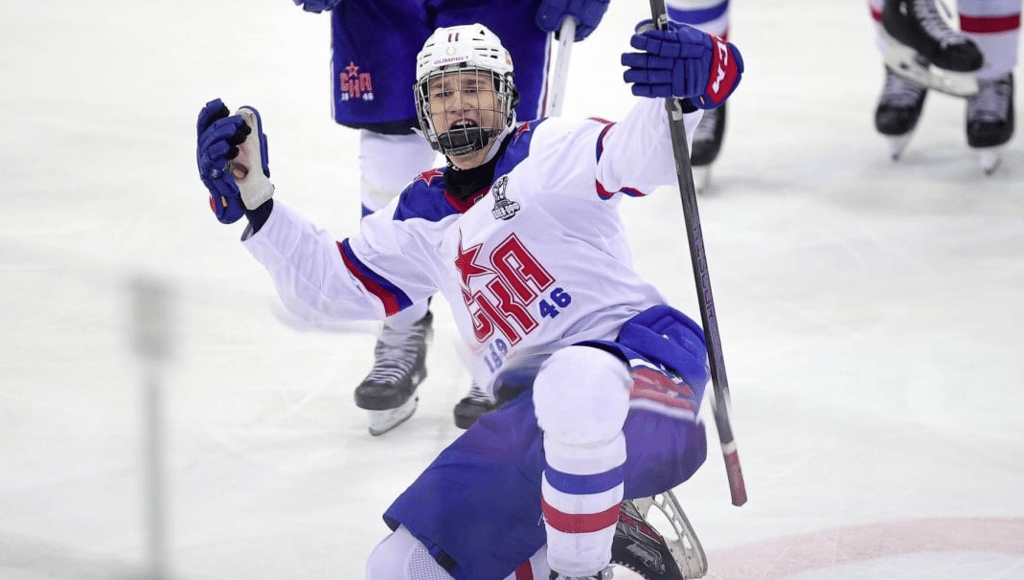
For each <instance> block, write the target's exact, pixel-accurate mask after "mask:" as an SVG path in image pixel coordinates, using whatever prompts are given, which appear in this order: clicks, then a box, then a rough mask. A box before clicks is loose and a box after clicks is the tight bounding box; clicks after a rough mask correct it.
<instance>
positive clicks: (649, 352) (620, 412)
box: [197, 23, 743, 580]
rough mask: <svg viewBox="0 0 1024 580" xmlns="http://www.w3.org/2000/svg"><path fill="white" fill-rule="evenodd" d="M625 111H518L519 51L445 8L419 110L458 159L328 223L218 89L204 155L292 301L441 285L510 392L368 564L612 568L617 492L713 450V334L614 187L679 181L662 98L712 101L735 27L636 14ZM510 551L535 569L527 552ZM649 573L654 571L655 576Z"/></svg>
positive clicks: (396, 519)
mask: <svg viewBox="0 0 1024 580" xmlns="http://www.w3.org/2000/svg"><path fill="white" fill-rule="evenodd" d="M630 44H631V46H633V48H635V49H636V50H637V51H638V52H635V53H628V54H625V55H623V57H622V63H623V64H624V65H626V66H627V67H628V68H627V70H626V72H625V75H624V78H625V80H626V81H627V82H628V83H631V84H632V88H631V90H632V92H633V94H635V95H639V96H642V97H651V98H641V99H638V102H637V103H636V104H635V105H634V107H633V109H632V110H631V111H630V112H629V113H628V114H627V115H626V117H625V118H624V119H623V120H622V121H621V122H619V123H608V122H605V121H601V120H596V119H590V120H567V119H562V118H548V119H539V120H533V121H527V122H524V123H517V121H516V114H515V105H516V102H517V100H518V98H519V96H518V89H517V86H516V84H515V80H514V78H513V70H514V69H513V61H512V59H511V57H510V55H509V53H508V51H507V50H505V48H504V47H503V46H502V44H501V42H500V40H499V39H498V38H497V37H496V36H495V35H494V33H493V32H492V31H490V30H489V29H487V28H486V27H484V26H482V25H479V24H475V25H469V26H454V27H449V28H442V29H439V30H437V31H436V32H435V33H434V34H433V35H431V37H430V38H429V39H428V40H427V41H426V43H425V44H424V47H423V49H422V51H420V53H419V55H418V56H417V60H416V77H415V78H416V84H415V87H414V94H415V101H416V115H417V117H418V120H419V126H420V129H421V130H422V132H423V136H424V137H425V138H426V140H427V141H428V142H429V143H430V144H431V146H432V147H434V148H435V149H437V150H438V151H440V152H441V153H443V154H444V155H445V157H446V159H447V165H446V166H445V167H442V168H439V169H433V170H430V171H426V172H424V173H422V174H420V175H419V177H417V178H416V179H415V180H413V182H412V183H411V184H409V185H408V186H407V187H406V189H405V191H404V192H403V193H402V194H401V196H400V197H399V198H397V199H395V200H392V201H391V202H389V203H388V205H387V206H386V207H385V208H384V209H383V210H380V211H377V212H374V213H373V214H371V215H369V216H367V217H366V218H364V219H363V220H362V223H361V227H360V231H359V233H358V234H356V235H353V236H351V237H349V238H346V239H344V240H342V241H340V242H336V241H335V240H334V239H332V238H331V237H330V236H329V235H328V234H327V233H326V232H324V231H322V230H320V229H318V228H317V227H316V226H314V225H313V224H312V223H310V222H309V221H308V220H306V219H304V218H302V217H301V216H299V215H298V214H297V213H296V212H295V211H293V210H291V209H290V208H289V207H288V206H287V205H285V204H284V203H282V202H280V201H275V200H274V199H273V195H274V185H273V184H272V183H271V182H270V179H269V175H270V171H269V168H268V166H267V163H266V160H267V141H266V137H265V134H264V132H263V127H262V121H261V119H260V116H259V114H258V113H257V112H256V110H255V109H252V108H248V107H243V108H241V109H239V110H238V111H237V113H236V114H235V115H230V116H229V113H228V109H227V108H226V107H225V105H224V104H223V103H221V102H220V101H219V100H214V101H211V102H210V103H208V104H207V105H206V107H204V108H203V110H202V111H201V112H200V115H199V120H198V124H197V126H198V133H199V136H198V149H197V160H198V165H199V173H200V177H201V179H202V180H203V183H204V184H205V185H206V187H207V188H208V189H209V192H210V196H211V199H212V200H213V201H214V202H215V204H216V207H224V208H227V213H230V214H231V215H242V214H244V215H245V217H246V218H247V220H248V222H249V223H248V226H247V227H246V229H245V231H244V233H243V244H244V245H245V247H246V248H247V250H248V251H249V252H250V253H251V254H252V255H253V256H254V257H255V258H256V259H257V260H258V261H259V262H260V263H262V264H263V265H264V266H265V267H266V268H267V270H268V272H269V273H270V276H271V278H272V279H273V281H274V283H275V285H276V287H277V290H278V293H279V295H280V297H281V299H282V301H283V302H284V303H285V304H286V305H287V306H288V307H289V308H290V309H292V310H293V311H294V312H295V313H296V314H299V315H301V316H305V317H308V318H310V319H312V320H318V319H321V318H323V317H327V318H332V319H346V320H348V319H365V318H378V319H381V318H384V317H387V316H392V315H394V314H396V313H398V312H400V311H402V310H403V309H408V308H409V307H411V306H413V305H415V304H418V303H420V302H422V301H423V300H426V299H427V298H428V297H430V296H431V295H433V294H434V293H435V292H441V293H442V294H443V295H444V297H445V298H446V299H447V301H448V302H449V303H450V304H451V305H452V313H453V315H454V317H455V323H456V327H457V328H458V330H459V334H460V335H461V337H462V339H463V341H464V344H465V346H466V349H467V350H468V351H470V352H472V353H473V354H474V359H473V362H472V367H473V368H472V371H473V374H474V376H475V377H476V379H477V381H478V382H479V384H480V385H482V386H484V387H485V388H486V389H487V390H488V391H489V392H490V393H492V394H493V395H495V396H496V397H497V398H499V399H501V400H503V401H505V403H504V404H503V405H502V406H500V407H498V408H497V409H496V410H494V411H493V412H491V413H488V414H485V415H484V416H482V417H481V418H480V419H479V420H477V422H476V423H474V425H473V426H472V427H470V428H469V429H468V430H467V431H466V432H465V433H464V434H463V435H462V436H461V437H459V438H458V439H456V440H455V441H454V442H453V443H452V444H451V445H449V446H448V447H447V448H446V449H445V450H443V451H442V452H441V454H440V455H439V456H438V457H437V458H436V459H435V460H434V462H433V463H432V464H431V465H430V466H428V467H427V468H426V470H425V471H424V472H423V473H422V474H421V475H420V477H419V478H417V480H416V481H415V482H413V483H412V485H411V486H410V487H409V488H408V489H407V490H406V491H405V492H403V493H402V494H401V495H400V496H399V497H398V499H397V500H396V501H395V502H394V503H393V504H392V505H391V506H390V507H389V508H388V509H387V511H386V513H385V515H384V519H385V521H386V523H387V524H388V526H389V527H390V528H391V529H392V530H393V533H392V534H391V535H389V536H388V537H387V538H386V539H385V540H383V541H382V542H381V543H380V544H379V545H378V547H377V548H376V549H375V550H374V552H373V553H372V554H371V556H370V558H369V561H368V564H367V578H368V579H369V580H396V579H408V580H419V579H424V580H426V579H431V580H447V579H450V578H454V579H457V580H501V579H503V578H511V577H513V575H515V576H518V575H519V570H517V568H520V567H521V566H527V564H524V563H525V562H528V566H529V568H530V569H532V570H533V574H532V575H533V577H534V578H538V579H541V580H543V579H545V578H547V577H548V573H549V570H550V572H551V573H552V574H553V576H556V577H558V578H594V579H597V578H603V577H605V576H604V571H605V570H606V569H607V568H608V566H609V563H610V561H611V560H612V546H613V544H614V537H615V531H616V522H617V521H619V519H620V517H619V516H620V513H621V512H620V510H621V507H620V506H621V504H622V502H623V501H624V500H629V499H632V498H641V497H646V496H651V495H654V494H657V493H660V492H664V491H666V490H670V489H672V488H673V487H675V486H677V485H679V484H680V483H682V482H683V481H685V480H687V479H688V478H689V477H690V476H691V475H692V474H693V473H694V472H695V471H696V470H697V469H698V467H699V466H700V465H701V464H702V463H703V462H704V459H705V457H706V438H705V432H704V426H703V423H702V422H700V421H699V420H698V418H697V416H698V412H699V408H700V404H701V401H702V398H703V392H704V388H705V385H706V383H707V381H708V373H709V371H708V361H707V351H706V347H705V344H704V335H703V332H702V331H701V329H700V327H699V326H698V324H697V323H695V322H694V321H693V320H691V319H690V318H689V317H687V316H686V315H684V314H682V313H681V312H679V311H677V310H675V309H673V308H671V307H670V306H669V305H668V304H667V303H666V301H665V298H664V297H663V295H662V294H661V293H660V292H659V291H658V290H657V289H656V288H655V287H653V286H652V285H651V284H650V283H648V282H647V281H645V280H644V279H643V278H641V277H640V276H639V275H638V274H637V272H636V271H635V270H634V269H633V268H632V266H631V259H630V250H629V248H628V247H627V245H626V243H625V234H624V231H623V224H622V222H621V220H620V218H619V215H618V209H617V208H618V205H619V204H620V203H622V202H623V200H624V199H632V198H636V197H643V196H644V195H645V194H648V193H651V192H653V191H654V190H655V188H656V187H658V186H660V185H668V184H674V183H676V182H677V176H676V173H675V159H674V155H673V152H672V143H671V136H670V131H669V125H668V120H667V116H666V113H665V105H664V102H663V101H662V99H661V98H660V97H678V98H682V99H685V100H684V101H683V103H682V108H683V110H684V111H685V112H686V115H685V117H684V121H685V122H686V125H687V129H688V134H691V135H692V133H693V131H692V130H693V129H694V127H695V125H696V124H697V122H698V121H699V119H700V109H701V108H709V107H714V106H717V105H720V104H721V103H722V102H723V101H724V100H725V99H726V98H727V97H728V96H729V95H730V94H731V93H732V91H733V89H734V88H735V87H736V85H737V84H738V82H739V80H740V75H741V73H742V71H743V63H742V60H741V57H740V54H739V51H738V50H737V49H736V48H735V47H734V46H733V45H731V44H728V43H726V42H724V41H722V40H721V39H717V38H714V37H712V36H710V35H707V34H705V33H702V32H700V31H698V30H696V29H694V28H691V27H689V26H685V25H682V24H669V25H668V27H667V29H666V30H663V31H659V30H654V29H653V28H652V27H651V26H650V25H649V23H647V24H646V25H642V26H640V27H638V29H637V32H636V33H635V34H634V35H633V37H632V38H631V39H630ZM520 570H523V571H525V569H524V568H520ZM652 580H653V579H652Z"/></svg>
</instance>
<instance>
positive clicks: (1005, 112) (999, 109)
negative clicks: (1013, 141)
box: [967, 72, 1014, 174]
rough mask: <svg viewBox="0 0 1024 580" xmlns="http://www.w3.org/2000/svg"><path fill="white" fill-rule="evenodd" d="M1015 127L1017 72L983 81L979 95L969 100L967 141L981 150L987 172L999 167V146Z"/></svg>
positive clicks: (1011, 134)
mask: <svg viewBox="0 0 1024 580" xmlns="http://www.w3.org/2000/svg"><path fill="white" fill-rule="evenodd" d="M1013 129H1014V114H1013V73H1012V72H1011V73H1006V75H1004V76H1001V77H999V78H997V79H995V80H990V81H980V82H979V88H978V94H977V95H975V96H973V97H970V98H968V99H967V144H968V145H970V146H971V147H973V148H975V149H977V150H978V153H979V154H980V161H981V167H982V169H984V170H985V173H988V174H991V173H992V172H993V171H995V169H996V167H998V166H999V161H1000V156H999V149H1000V148H1001V147H1002V146H1003V145H1005V144H1006V143H1007V142H1008V141H1009V140H1010V138H1011V137H1013Z"/></svg>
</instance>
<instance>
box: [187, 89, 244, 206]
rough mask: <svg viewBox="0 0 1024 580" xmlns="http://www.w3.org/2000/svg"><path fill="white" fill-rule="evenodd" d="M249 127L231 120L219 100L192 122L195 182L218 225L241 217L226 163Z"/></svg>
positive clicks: (235, 153)
mask: <svg viewBox="0 0 1024 580" xmlns="http://www.w3.org/2000/svg"><path fill="white" fill-rule="evenodd" d="M249 133H250V129H249V126H248V125H246V124H245V122H244V121H243V120H242V119H241V117H231V116H229V114H228V108H227V107H226V106H225V105H224V103H222V102H221V100H220V99H214V100H212V101H210V102H209V103H206V106H205V107H203V109H202V110H201V111H199V119H198V120H197V121H196V136H197V146H196V163H197V165H198V167H199V179H201V180H202V182H203V185H205V186H206V189H208V190H209V191H210V209H211V210H213V213H214V214H215V215H216V216H217V219H218V220H220V221H221V222H222V223H226V224H230V223H234V222H236V221H238V219H239V218H241V217H242V215H243V214H244V213H245V210H244V209H243V207H242V202H241V200H240V198H239V195H240V194H239V191H238V185H237V184H236V183H235V180H234V179H233V178H232V177H231V176H230V175H229V174H228V172H227V168H228V162H229V161H230V160H231V159H234V158H235V157H236V156H237V155H238V145H241V144H242V143H243V142H244V141H245V138H246V137H247V136H248V135H249Z"/></svg>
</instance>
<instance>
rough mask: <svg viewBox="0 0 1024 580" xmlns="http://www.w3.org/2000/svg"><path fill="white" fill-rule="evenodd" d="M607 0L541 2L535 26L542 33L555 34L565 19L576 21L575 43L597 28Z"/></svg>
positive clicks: (552, 0)
mask: <svg viewBox="0 0 1024 580" xmlns="http://www.w3.org/2000/svg"><path fill="white" fill-rule="evenodd" d="M608 2H609V0H541V2H540V7H539V8H537V26H538V27H539V28H540V29H541V30H543V31H544V32H556V31H558V30H559V29H560V28H562V21H563V20H565V19H566V18H570V17H571V18H575V19H576V42H579V41H581V40H583V39H584V38H586V37H587V36H589V35H590V33H591V32H593V31H594V29H595V28H597V25H598V24H599V23H600V22H601V18H602V17H603V16H604V13H605V11H606V10H608Z"/></svg>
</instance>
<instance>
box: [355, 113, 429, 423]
mask: <svg viewBox="0 0 1024 580" xmlns="http://www.w3.org/2000/svg"><path fill="white" fill-rule="evenodd" d="M359 145H360V149H359V169H360V186H359V193H360V201H361V203H362V211H363V215H367V214H369V213H372V212H374V211H377V210H379V209H382V208H383V207H384V206H385V205H387V203H388V202H390V201H391V200H392V199H393V198H394V197H396V196H398V194H399V193H401V191H402V190H403V189H404V188H405V186H406V185H408V184H409V182H411V181H412V180H413V179H414V178H415V176H416V175H419V174H420V173H422V172H423V171H426V170H428V169H430V168H431V167H433V166H434V161H435V154H434V151H433V150H432V149H431V148H430V146H429V145H427V143H426V142H425V141H424V140H423V138H421V137H420V136H419V135H416V134H409V135H385V134H381V133H377V132H374V131H369V130H366V129H363V130H361V131H360V140H359ZM432 322H433V317H432V315H431V313H430V311H429V310H428V309H427V304H425V303H424V304H418V305H414V306H413V307H411V308H409V309H407V310H405V311H403V312H401V313H399V314H397V315H395V316H393V317H392V318H390V319H388V320H387V321H385V323H384V326H383V328H382V329H381V333H380V335H379V336H378V338H377V344H376V346H375V347H374V349H373V356H374V363H373V368H372V369H371V370H370V372H369V374H367V376H366V378H364V379H363V381H362V382H361V383H360V384H359V386H357V387H356V390H355V401H356V405H357V406H358V407H359V408H361V409H366V410H368V411H369V412H370V425H369V430H370V433H371V434H372V435H380V434H382V433H386V432H388V431H390V430H391V429H394V428H395V427H397V426H398V425H400V424H401V423H403V422H404V421H405V420H406V419H408V418H409V417H410V416H412V414H413V413H414V412H415V411H416V404H417V400H418V397H417V395H416V388H417V387H418V386H419V384H420V383H421V382H422V381H423V379H424V378H426V376H427V369H426V354H427V341H428V340H429V339H430V337H431V334H432V330H433V327H432Z"/></svg>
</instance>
